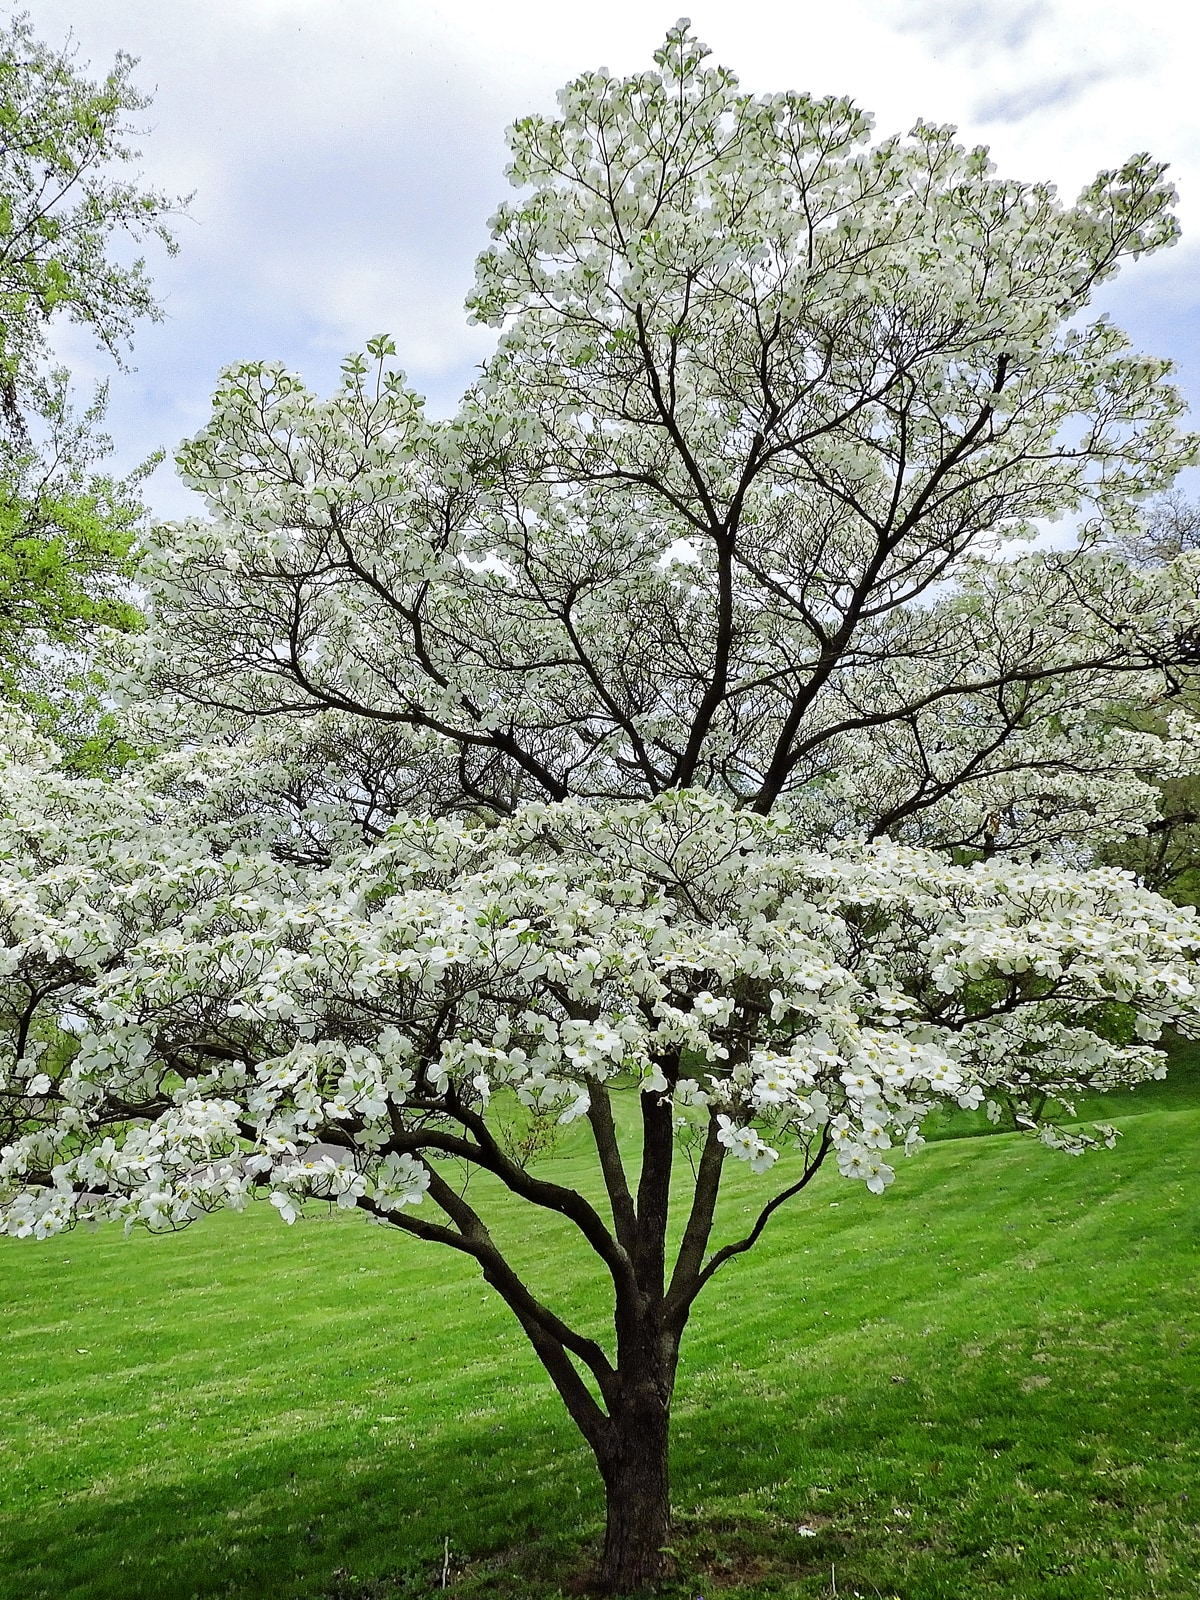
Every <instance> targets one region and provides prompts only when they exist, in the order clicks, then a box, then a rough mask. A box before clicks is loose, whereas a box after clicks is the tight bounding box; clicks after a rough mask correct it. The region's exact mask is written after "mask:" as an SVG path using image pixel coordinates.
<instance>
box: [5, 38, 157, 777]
mask: <svg viewBox="0 0 1200 1600" xmlns="http://www.w3.org/2000/svg"><path fill="white" fill-rule="evenodd" d="M133 66H134V62H133V60H132V58H130V57H129V56H126V55H124V54H122V55H118V57H117V59H116V61H115V63H114V65H113V67H112V69H111V70H110V71H109V72H108V74H107V75H106V76H105V77H104V79H103V80H102V81H98V82H97V81H94V80H92V79H91V78H90V77H88V76H87V75H86V73H84V72H82V71H81V70H80V69H79V68H78V67H77V65H76V62H75V58H74V54H73V52H72V51H71V50H70V49H69V48H68V49H54V48H52V47H50V46H48V45H46V44H44V43H43V42H42V41H40V40H39V39H38V38H37V37H36V36H35V34H34V33H33V30H32V28H31V26H30V24H29V21H28V19H27V17H25V16H23V15H18V16H17V17H16V18H14V19H13V20H12V21H10V22H9V23H8V25H7V26H6V27H4V28H3V29H0V692H2V693H3V694H4V696H5V698H7V699H9V700H13V701H16V702H17V703H19V704H21V705H23V706H25V708H26V709H27V710H30V711H32V712H34V713H35V714H36V715H38V716H39V717H40V718H41V719H42V720H43V721H44V722H45V723H47V724H48V725H50V726H52V727H54V729H55V730H56V732H57V733H58V735H59V737H60V738H61V739H63V740H64V741H65V742H66V743H67V744H69V745H70V746H71V747H72V748H73V749H74V751H75V753H76V757H77V759H81V760H83V761H84V762H85V763H86V762H87V761H89V760H92V759H94V758H95V757H96V756H97V755H98V753H99V751H100V750H101V749H102V748H104V747H105V745H106V743H107V739H101V740H100V741H99V742H97V733H98V732H99V727H98V721H97V716H98V707H97V702H96V686H95V684H94V683H91V682H89V675H88V671H87V668H86V664H85V663H84V662H83V661H82V660H81V659H79V649H80V647H81V646H83V645H84V644H85V643H86V641H87V640H88V639H89V638H90V637H92V636H93V635H94V634H95V632H96V630H97V629H98V628H102V627H105V628H113V627H115V628H120V629H128V628H131V627H133V626H135V625H136V624H137V622H138V613H137V611H136V609H135V607H134V606H133V604H132V603H131V600H130V594H131V591H130V587H129V577H130V572H131V564H130V550H131V546H132V540H133V535H134V532H135V529H136V527H137V525H138V523H139V521H140V519H141V515H142V509H141V506H140V503H139V501H138V497H137V484H138V482H139V480H140V478H141V477H142V476H144V473H145V471H146V470H148V468H149V466H150V465H153V463H152V462H151V463H148V464H147V468H144V469H142V471H140V472H137V473H134V474H133V475H132V477H130V478H129V479H127V480H125V481H123V482H118V481H116V480H113V479H112V478H110V477H106V476H103V475H100V474H97V473H96V472H95V471H94V470H93V469H94V465H95V463H96V462H97V460H98V459H99V458H100V457H102V456H103V455H104V454H105V452H106V450H107V449H108V448H109V441H108V440H107V439H106V438H105V437H104V435H103V434H102V433H100V432H99V431H98V428H99V424H100V423H101V421H102V419H103V415H104V409H105V398H106V391H105V389H104V388H103V387H102V388H101V389H100V390H99V391H98V393H97V395H96V397H95V399H94V400H93V402H92V404H91V405H90V406H88V407H87V408H86V409H85V410H84V412H83V413H82V415H76V414H75V413H73V411H72V407H71V403H70V394H69V374H68V373H67V372H66V370H65V369H64V368H62V367H61V366H60V365H58V364H56V363H55V361H54V360H53V357H52V354H51V351H50V346H49V342H48V338H49V329H50V327H51V324H52V323H53V321H54V320H55V319H56V318H59V319H61V318H67V319H69V320H71V321H74V322H76V323H78V324H80V325H82V326H84V327H86V328H88V329H89V330H90V331H91V332H92V334H93V335H94V337H95V338H96V340H97V342H98V343H99V344H100V345H101V346H102V347H103V348H104V349H105V350H106V351H107V352H108V353H109V354H110V355H111V356H112V357H113V358H114V359H115V360H116V361H117V362H118V364H120V363H122V362H123V360H124V357H125V353H126V351H127V350H128V348H129V345H130V341H131V338H132V334H133V329H134V326H135V324H136V323H137V321H138V320H139V319H140V318H144V317H149V318H152V319H154V318H157V317H158V316H159V315H160V312H159V310H158V307H157V305H156V303H155V301H154V298H153V294H152V291H151V286H150V281H149V277H148V275H147V272H146V267H145V263H144V261H143V259H142V258H140V257H138V258H136V259H134V260H132V261H124V260H122V259H121V258H120V252H119V251H117V252H114V248H113V246H114V243H115V241H116V240H118V239H122V238H123V239H132V240H134V241H138V240H144V239H147V238H155V239H157V240H158V241H159V242H160V243H161V244H163V245H164V246H165V247H166V249H167V250H168V251H169V252H173V251H174V250H175V248H176V245H175V240H174V237H173V235H172V234H171V232H170V230H169V228H168V227H167V225H166V221H165V218H166V217H167V215H168V213H169V212H170V211H171V210H172V209H173V207H174V206H175V205H176V204H177V202H174V201H172V200H171V199H170V198H169V197H168V196H166V195H164V194H162V193H160V192H158V191H156V190H154V189H150V188H147V187H146V186H145V185H144V184H142V183H141V182H140V181H139V180H138V179H137V178H135V177H130V176H129V175H128V174H129V172H130V169H131V168H132V167H133V164H134V163H135V162H136V159H137V155H138V152H137V150H136V149H135V148H134V146H133V144H132V143H131V140H132V138H133V137H134V129H133V127H132V124H131V122H130V117H131V115H132V114H133V113H136V112H137V111H139V110H142V109H144V107H145V106H146V105H147V104H148V101H147V99H146V97H145V96H143V95H141V94H140V93H139V92H138V91H137V89H136V88H135V87H134V85H133V82H132V77H131V74H132V70H133Z"/></svg>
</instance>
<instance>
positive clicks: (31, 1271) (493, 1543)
mask: <svg viewBox="0 0 1200 1600" xmlns="http://www.w3.org/2000/svg"><path fill="white" fill-rule="evenodd" d="M1168 1090H1170V1091H1171V1094H1170V1095H1168V1094H1167V1091H1168ZM1197 1105H1198V1096H1197V1086H1196V1083H1195V1079H1194V1077H1188V1076H1187V1074H1181V1075H1180V1078H1179V1079H1178V1080H1175V1081H1174V1082H1173V1081H1172V1080H1171V1079H1168V1081H1167V1083H1166V1084H1163V1085H1157V1084H1156V1085H1152V1086H1149V1087H1147V1088H1145V1089H1143V1090H1139V1091H1137V1094H1136V1095H1133V1096H1130V1097H1129V1099H1128V1101H1126V1102H1125V1103H1124V1109H1125V1111H1126V1113H1127V1115H1125V1116H1124V1117H1122V1116H1121V1115H1120V1113H1114V1114H1115V1115H1116V1116H1117V1119H1118V1120H1119V1121H1122V1122H1123V1124H1124V1126H1125V1128H1126V1138H1125V1139H1124V1140H1123V1141H1122V1143H1121V1145H1120V1146H1119V1147H1118V1148H1117V1150H1116V1151H1115V1152H1113V1153H1112V1154H1110V1155H1108V1156H1106V1157H1105V1158H1104V1160H1102V1161H1099V1160H1098V1161H1089V1160H1086V1159H1085V1160H1080V1161H1077V1162H1068V1163H1064V1161H1063V1159H1062V1158H1061V1157H1060V1156H1056V1155H1055V1154H1054V1153H1053V1152H1051V1151H1045V1150H1042V1149H1040V1148H1039V1147H1037V1146H1035V1145H1030V1144H1029V1143H1028V1142H1026V1141H1024V1140H1021V1139H1017V1138H1011V1137H1001V1138H997V1139H992V1140H989V1141H981V1142H980V1141H966V1142H963V1141H955V1142H951V1143H947V1144H943V1145H941V1146H939V1147H938V1148H937V1149H935V1150H931V1151H928V1152H926V1154H925V1156H924V1158H923V1159H922V1160H921V1161H920V1162H919V1163H914V1164H913V1165H912V1166H906V1167H905V1168H904V1170H903V1173H902V1179H901V1182H900V1183H898V1184H897V1186H896V1188H895V1189H894V1190H893V1191H890V1192H889V1194H888V1195H887V1196H886V1197H884V1198H883V1199H876V1198H875V1197H873V1196H870V1195H866V1194H864V1193H861V1192H860V1191H857V1190H854V1191H849V1190H848V1189H847V1187H846V1186H845V1185H839V1184H838V1183H837V1181H836V1179H833V1178H823V1179H820V1180H818V1182H817V1184H816V1185H815V1186H814V1189H813V1191H812V1192H811V1196H810V1199H809V1201H808V1202H807V1204H806V1205H805V1207H804V1209H803V1210H802V1211H799V1212H797V1213H796V1214H795V1216H794V1217H793V1218H792V1219H791V1221H790V1223H789V1222H788V1221H787V1220H786V1219H784V1220H782V1221H781V1222H780V1223H779V1224H778V1225H777V1227H776V1228H775V1230H774V1231H773V1232H769V1233H768V1235H767V1237H766V1239H765V1240H764V1242H763V1245H762V1246H761V1247H760V1252H759V1253H758V1254H756V1255H754V1256H750V1257H747V1258H746V1259H745V1262H744V1264H743V1265H742V1266H740V1267H739V1268H738V1270H737V1274H736V1276H734V1277H732V1278H731V1279H730V1280H729V1281H728V1282H727V1283H726V1284H723V1285H722V1288H721V1291H720V1292H719V1293H718V1294H717V1295H716V1296H715V1297H714V1299H713V1300H712V1301H711V1302H709V1303H706V1304H705V1305H704V1306H703V1308H702V1310H701V1312H700V1314H699V1315H698V1317H697V1319H696V1321H695V1325H694V1330H693V1334H692V1342H691V1347H690V1352H689V1360H688V1363H687V1367H686V1369H685V1373H684V1376H683V1377H682V1379H681V1382H680V1394H679V1403H678V1411H677V1420H676V1452H675V1461H676V1466H675V1472H674V1478H675V1485H676V1491H677V1496H678V1502H679V1505H680V1508H681V1515H680V1517H679V1519H678V1528H677V1534H676V1544H675V1548H676V1550H677V1552H678V1558H679V1564H680V1569H681V1571H680V1576H679V1577H678V1578H677V1579H676V1580H672V1581H671V1582H670V1583H669V1584H668V1585H667V1586H666V1587H665V1589H664V1593H666V1594H668V1595H671V1596H672V1597H675V1600H695V1597H696V1596H697V1595H706V1596H712V1595H714V1594H719V1595H721V1596H724V1597H725V1600H766V1597H767V1596H774V1597H777V1600H827V1597H828V1596H829V1595H830V1593H831V1592H832V1591H831V1588H830V1579H831V1569H833V1571H834V1572H835V1574H836V1582H837V1591H838V1594H839V1595H844V1596H850V1595H853V1594H854V1593H855V1591H856V1590H857V1591H858V1592H859V1593H860V1594H861V1595H862V1596H864V1597H865V1596H871V1597H875V1596H876V1595H878V1596H880V1597H884V1600H892V1597H894V1596H903V1597H904V1600H1012V1597H1014V1596H1019V1597H1020V1600H1106V1597H1109V1596H1112V1595H1120V1596H1121V1597H1122V1600H1135V1597H1139V1600H1140V1597H1146V1600H1150V1597H1151V1596H1153V1597H1155V1600H1192V1597H1193V1596H1194V1592H1195V1588H1194V1573H1195V1571H1196V1569H1197V1566H1198V1565H1200V1531H1198V1528H1197V1524H1196V1520H1195V1515H1194V1513H1193V1511H1192V1507H1194V1506H1195V1505H1196V1504H1197V1503H1198V1500H1200V1455H1198V1453H1197V1447H1196V1440H1195V1437H1194V1432H1193V1430H1192V1427H1191V1418H1192V1416H1193V1414H1194V1406H1193V1402H1192V1400H1191V1398H1190V1397H1191V1396H1192V1395H1193V1394H1194V1392H1195V1389H1196V1386H1197V1384H1198V1383H1200V1365H1198V1364H1197V1361H1198V1356H1200V1345H1198V1344H1197V1341H1196V1326H1197V1322H1196V1316H1197V1310H1198V1309H1200V1303H1198V1291H1197V1285H1196V1275H1195V1252H1196V1246H1197V1243H1198V1242H1200V1240H1198V1239H1197V1232H1196V1229H1197V1222H1196V1219H1197V1216H1200V1205H1198V1202H1200V1190H1198V1188H1197V1174H1196V1167H1195V1162H1194V1159H1193V1152H1194V1149H1195V1142H1196V1138H1197V1136H1198V1134H1200V1109H1198V1108H1197ZM1151 1108H1155V1109H1151ZM554 1166H555V1167H556V1169H557V1170H556V1172H555V1175H556V1176H562V1177H564V1178H567V1177H572V1176H573V1175H574V1172H573V1169H574V1167H575V1166H581V1162H580V1158H579V1156H578V1154H577V1153H575V1152H574V1151H573V1149H572V1140H571V1138H570V1137H568V1138H567V1139H565V1140H564V1144H563V1147H562V1150H561V1152H560V1154H559V1155H558V1156H557V1157H556V1158H555V1162H554ZM981 1173H982V1180H983V1181H981ZM751 1186H752V1179H751V1178H750V1177H749V1176H748V1175H747V1177H746V1178H745V1179H743V1180H742V1182H741V1184H740V1186H738V1187H736V1188H735V1189H733V1190H732V1191H731V1193H730V1194H729V1196H728V1210H727V1211H726V1213H725V1215H724V1223H725V1225H726V1226H727V1227H729V1228H733V1227H735V1226H736V1225H737V1223H738V1222H739V1221H740V1220H742V1217H741V1208H742V1207H743V1206H745V1205H748V1204H749V1203H750V1199H751V1194H750V1192H749V1191H750V1188H751ZM901 1187H903V1188H904V1189H905V1190H906V1191H907V1193H906V1194H905V1195H904V1196H901V1195H900V1193H899V1190H900V1188H901ZM266 1209H267V1208H262V1210H260V1211H258V1212H257V1213H256V1214H254V1215H251V1216H250V1217H249V1218H242V1219H239V1218H234V1217H228V1216H218V1217H213V1218H209V1219H206V1220H205V1221H203V1222H201V1223H199V1224H197V1225H196V1226H195V1227H194V1228H192V1229H190V1230H189V1231H188V1232H187V1233H186V1234H185V1235H184V1236H183V1237H182V1238H180V1239H172V1240H167V1239H161V1238H152V1237H146V1236H142V1235H137V1236H135V1237H134V1238H132V1239H130V1240H129V1241H125V1240H122V1239H120V1238H119V1237H118V1236H115V1235H113V1234H110V1233H108V1232H102V1233H99V1234H96V1235H94V1236H88V1235H84V1234H77V1235H74V1236H72V1237H71V1238H70V1239H66V1240H62V1241H61V1242H59V1243H56V1244H55V1245H54V1247H53V1248H52V1249H50V1248H48V1249H46V1250H44V1251H37V1252H30V1251H28V1249H24V1248H22V1246H21V1245H20V1244H18V1243H16V1242H15V1241H4V1242H3V1244H2V1245H0V1300H2V1302H3V1304H4V1305H5V1307H6V1310H7V1317H6V1323H5V1334H4V1351H3V1359H2V1361H0V1407H2V1408H3V1410H4V1414H5V1416H6V1426H5V1429H4V1434H3V1439H2V1441H0V1450H2V1451H3V1454H2V1455H0V1476H3V1478H4V1479H5V1482H6V1486H7V1487H6V1494H5V1497H4V1505H3V1506H2V1507H0V1551H2V1552H3V1554H2V1555H0V1591H2V1592H5V1593H8V1592H10V1591H11V1592H12V1593H14V1594H20V1595H21V1596H22V1600H83V1597H85V1596H86V1597H87V1600H191V1597H193V1596H195V1597H204V1600H208V1597H210V1596H211V1597H216V1596H222V1595H224V1596H228V1595H243V1594H255V1595H258V1596H261V1600H334V1597H336V1600H401V1597H406V1600H415V1597H418V1596H419V1597H421V1600H427V1597H428V1596H429V1595H430V1594H431V1593H433V1592H440V1590H439V1586H440V1574H441V1566H442V1557H443V1550H444V1545H443V1541H444V1540H445V1539H446V1538H448V1539H449V1548H450V1581H449V1588H448V1591H447V1592H448V1594H450V1595H451V1596H453V1595H458V1596H459V1597H460V1600H467V1597H468V1596H470V1597H472V1600H474V1597H482V1596H492V1597H497V1600H498V1597H502V1596H503V1597H506V1600H558V1597H560V1596H561V1595H562V1594H563V1592H564V1589H563V1587H560V1585H568V1586H569V1585H570V1584H572V1583H573V1582H574V1579H573V1578H572V1576H571V1572H572V1569H574V1571H575V1572H576V1573H578V1574H582V1572H583V1571H584V1570H585V1568H586V1565H587V1559H586V1555H585V1553H584V1546H585V1544H586V1541H588V1540H590V1539H594V1538H595V1536H596V1534H597V1531H598V1528H599V1526H600V1521H601V1515H602V1511H601V1504H600V1496H599V1493H598V1488H597V1486H596V1484H595V1482H594V1479H593V1476H592V1473H591V1470H590V1465H589V1462H588V1459H587V1457H586V1452H585V1449H584V1447H583V1446H582V1444H581V1443H580V1442H579V1441H578V1439H577V1437H576V1436H575V1434H574V1431H573V1429H572V1428H571V1426H570V1424H569V1423H568V1421H567V1419H566V1417H565V1415H564V1414H563V1413H562V1412H561V1410H560V1409H559V1407H558V1405H557V1402H555V1401H554V1400H552V1399H551V1398H550V1397H549V1396H548V1395H547V1393H546V1392H545V1389H544V1384H543V1380H542V1378H541V1375H540V1369H539V1368H538V1367H537V1364H536V1361H535V1358H534V1357H533V1355H532V1353H531V1352H530V1351H529V1349H528V1346H527V1345H526V1343H525V1341H524V1340H523V1338H522V1337H521V1335H520V1333H519V1331H518V1330H517V1328H516V1327H515V1325H514V1324H513V1323H512V1321H511V1318H510V1316H509V1314H508V1313H507V1311H506V1310H505V1308H504V1307H503V1306H502V1304H501V1302H500V1301H499V1299H498V1298H497V1297H496V1296H495V1295H494V1294H493V1293H491V1292H490V1291H488V1290H487V1288H486V1287H485V1285H484V1284H483V1283H482V1282H481V1281H480V1280H479V1278H478V1277H477V1276H476V1274H475V1273H474V1272H473V1270H472V1269H471V1267H470V1265H469V1264H467V1263H465V1262H462V1261H460V1260H459V1259H458V1258H454V1259H453V1260H452V1261H450V1262H447V1261H446V1260H445V1259H444V1257H443V1256H442V1254H441V1253H440V1252H434V1251H430V1250H426V1249H424V1248H423V1247H422V1246H421V1245H420V1244H419V1243H418V1242H417V1241H415V1240H404V1239H398V1238H396V1237H395V1236H392V1235H390V1234H388V1233H386V1232H385V1231H384V1230H381V1229H373V1228H367V1227H363V1226H361V1225H359V1224H358V1223H357V1222H356V1220H355V1219H353V1218H349V1219H348V1218H346V1217H345V1216H344V1215H341V1214H339V1215H338V1216H336V1217H333V1218H330V1219H329V1220H328V1221H325V1220H320V1221H316V1222H311V1223H306V1224H302V1225H299V1227H298V1228H297V1229H296V1230H285V1229H283V1228H282V1227H280V1226H279V1224H278V1222H277V1220H276V1219H275V1218H274V1217H273V1216H267V1215H265V1214H264V1212H265V1210H266ZM510 1209H511V1215H510V1216H509V1217H508V1218H507V1219H506V1225H507V1226H508V1227H509V1228H510V1229H511V1231H512V1232H513V1233H514V1234H515V1235H519V1236H520V1238H521V1239H522V1241H523V1242H522V1245H521V1252H522V1256H523V1262H524V1265H525V1266H526V1268H527V1270H528V1271H529V1273H530V1275H531V1277H533V1278H534V1279H535V1280H538V1281H541V1282H543V1283H546V1284H549V1285H552V1286H553V1289H554V1293H555V1296H556V1297H557V1300H558V1301H559V1303H561V1304H562V1305H563V1306H564V1307H568V1308H569V1309H571V1310H572V1311H582V1312H583V1313H584V1314H585V1315H587V1314H589V1308H590V1314H591V1315H593V1316H595V1317H597V1318H599V1316H600V1315H601V1314H602V1313H601V1309H600V1298H599V1296H598V1294H597V1293H596V1285H595V1283H594V1282H593V1281H592V1280H591V1278H590V1277H587V1276H585V1275H583V1274H582V1273H580V1272H579V1271H578V1270H576V1269H575V1268H573V1267H572V1266H571V1265H570V1263H569V1262H568V1260H567V1259H566V1257H565V1255H564V1251H563V1236H562V1234H561V1232H560V1231H559V1229H558V1228H557V1227H556V1225H555V1224H554V1223H553V1222H552V1221H551V1220H550V1219H543V1220H542V1221H541V1222H539V1223H538V1224H537V1226H536V1227H533V1228H531V1227H530V1225H529V1222H528V1219H527V1218H526V1217H524V1216H522V1215H520V1214H519V1208H518V1207H516V1206H513V1207H511V1208H510ZM764 1258H766V1259H764ZM448 1349H457V1350H462V1351H470V1352H471V1355H470V1357H469V1359H468V1360H465V1361H453V1362H448V1361H447V1359H446V1351H447V1350H448ZM731 1367H732V1368H733V1370H735V1372H736V1374H737V1377H738V1383H737V1386H736V1388H734V1389H731V1387H730V1386H729V1384H728V1382H727V1374H728V1372H729V1370H730V1368H731ZM485 1464H486V1470H485ZM464 1478H469V1479H470V1481H471V1483H472V1484H473V1485H474V1492H473V1493H472V1495H470V1496H464V1495H463V1494H462V1483H463V1481H464ZM801 1527H808V1528H811V1529H813V1530H814V1533H815V1537H809V1536H808V1535H805V1534H801V1533H800V1532H799V1529H800V1528H801ZM568 1592H572V1593H574V1592H576V1590H575V1589H574V1588H568Z"/></svg>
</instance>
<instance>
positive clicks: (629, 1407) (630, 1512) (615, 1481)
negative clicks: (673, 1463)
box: [597, 1345, 675, 1595]
mask: <svg viewBox="0 0 1200 1600" xmlns="http://www.w3.org/2000/svg"><path fill="white" fill-rule="evenodd" d="M647 1356H648V1360H647V1363H646V1369H644V1370H643V1371H641V1372H640V1373H638V1374H636V1375H634V1374H628V1375H626V1374H622V1377H623V1378H625V1380H626V1381H625V1383H624V1384H623V1389H624V1393H623V1394H622V1397H621V1401H620V1403H619V1404H618V1405H617V1406H615V1407H614V1408H613V1411H612V1415H611V1416H610V1418H609V1426H608V1428H607V1429H606V1430H605V1431H606V1439H605V1446H604V1449H603V1450H602V1451H601V1452H600V1453H598V1457H597V1459H598V1460H599V1464H600V1474H601V1477H602V1478H603V1479H604V1495H605V1510H606V1525H605V1532H604V1553H603V1555H602V1557H601V1560H600V1571H599V1585H600V1588H601V1590H602V1592H603V1593H604V1594H610V1595H629V1594H635V1593H637V1592H639V1591H640V1590H643V1589H645V1588H648V1587H650V1586H651V1585H652V1584H654V1583H655V1582H657V1580H658V1579H660V1578H661V1577H662V1576H663V1575H664V1573H665V1570H666V1564H667V1560H668V1557H667V1555H666V1551H665V1547H666V1545H667V1544H668V1542H669V1540H670V1535H671V1491H670V1473H669V1463H668V1453H669V1444H668V1429H669V1426H670V1419H671V1390H672V1389H673V1387H674V1381H675V1351H674V1349H672V1348H669V1347H666V1348H664V1347H662V1346H661V1345H660V1348H659V1351H658V1352H657V1353H656V1354H650V1353H649V1352H647ZM630 1377H632V1378H633V1381H632V1382H630V1381H629V1378H630Z"/></svg>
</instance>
